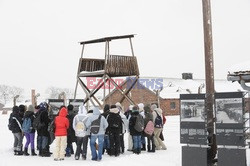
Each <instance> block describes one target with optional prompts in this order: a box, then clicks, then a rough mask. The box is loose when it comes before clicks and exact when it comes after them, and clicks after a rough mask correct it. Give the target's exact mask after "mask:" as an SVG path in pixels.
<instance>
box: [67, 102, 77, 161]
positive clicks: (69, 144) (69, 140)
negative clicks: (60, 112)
mask: <svg viewBox="0 0 250 166" xmlns="http://www.w3.org/2000/svg"><path fill="white" fill-rule="evenodd" d="M67 108H68V115H67V118H68V120H69V128H68V132H67V133H68V135H67V148H66V157H70V156H71V154H74V149H73V146H72V143H73V142H76V136H75V130H74V129H73V127H72V124H73V119H74V117H75V116H76V113H75V112H74V111H73V109H74V106H73V105H71V104H69V105H68V107H67Z"/></svg>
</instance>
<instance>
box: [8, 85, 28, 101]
mask: <svg viewBox="0 0 250 166" xmlns="http://www.w3.org/2000/svg"><path fill="white" fill-rule="evenodd" d="M23 92H24V90H23V89H22V88H19V87H15V86H13V87H10V88H9V95H10V98H11V99H13V98H14V97H15V96H17V95H19V97H18V98H17V101H20V100H22V98H23Z"/></svg>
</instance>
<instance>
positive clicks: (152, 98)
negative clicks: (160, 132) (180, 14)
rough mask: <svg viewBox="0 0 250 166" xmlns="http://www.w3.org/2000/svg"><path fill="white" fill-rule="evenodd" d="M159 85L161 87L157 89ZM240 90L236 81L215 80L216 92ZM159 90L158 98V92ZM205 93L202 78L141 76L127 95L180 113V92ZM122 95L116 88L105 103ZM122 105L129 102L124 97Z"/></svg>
mask: <svg viewBox="0 0 250 166" xmlns="http://www.w3.org/2000/svg"><path fill="white" fill-rule="evenodd" d="M159 86H161V87H162V88H163V89H160V90H159ZM120 88H121V89H122V90H123V91H125V90H126V88H128V86H127V85H126V84H125V85H123V86H122V87H120ZM239 90H242V88H241V86H240V85H239V84H238V83H231V82H228V81H227V80H215V91H216V92H235V91H239ZM157 92H159V98H158V93H157ZM197 93H205V80H204V79H192V78H191V79H185V78H160V77H157V78H152V77H141V78H140V80H139V82H137V83H136V85H135V86H134V88H133V89H132V90H131V92H130V93H129V94H128V96H129V97H130V98H131V99H132V100H133V101H134V102H135V104H139V103H144V105H145V104H152V103H158V100H159V103H160V107H161V108H162V110H163V112H164V114H165V115H179V113H180V94H197ZM122 97H123V95H122V94H121V93H120V91H118V90H117V89H114V90H113V91H112V92H111V93H110V94H109V95H108V96H106V98H104V101H105V103H107V104H115V103H116V102H118V101H120V99H121V98H122ZM122 105H123V106H124V108H125V109H127V108H128V106H129V105H130V103H129V102H128V100H127V99H126V98H125V99H124V101H123V103H122Z"/></svg>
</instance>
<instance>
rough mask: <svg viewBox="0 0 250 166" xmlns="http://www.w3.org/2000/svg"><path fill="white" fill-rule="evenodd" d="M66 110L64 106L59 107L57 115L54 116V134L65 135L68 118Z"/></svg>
mask: <svg viewBox="0 0 250 166" xmlns="http://www.w3.org/2000/svg"><path fill="white" fill-rule="evenodd" d="M67 114H68V111H67V109H66V108H65V107H63V108H61V110H60V112H59V115H58V116H57V117H56V118H55V136H67V129H68V128H69V120H68V119H67V117H66V116H67Z"/></svg>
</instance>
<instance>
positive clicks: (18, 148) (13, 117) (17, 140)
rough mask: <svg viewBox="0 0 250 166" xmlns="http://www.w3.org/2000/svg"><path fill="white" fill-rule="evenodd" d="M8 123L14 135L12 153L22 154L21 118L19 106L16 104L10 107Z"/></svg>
mask: <svg viewBox="0 0 250 166" xmlns="http://www.w3.org/2000/svg"><path fill="white" fill-rule="evenodd" d="M9 125H10V127H9V128H10V129H11V131H12V133H13V135H14V155H23V151H22V146H23V145H22V143H23V134H22V118H21V117H20V114H19V107H17V106H14V107H13V109H12V113H11V114H10V117H9Z"/></svg>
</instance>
